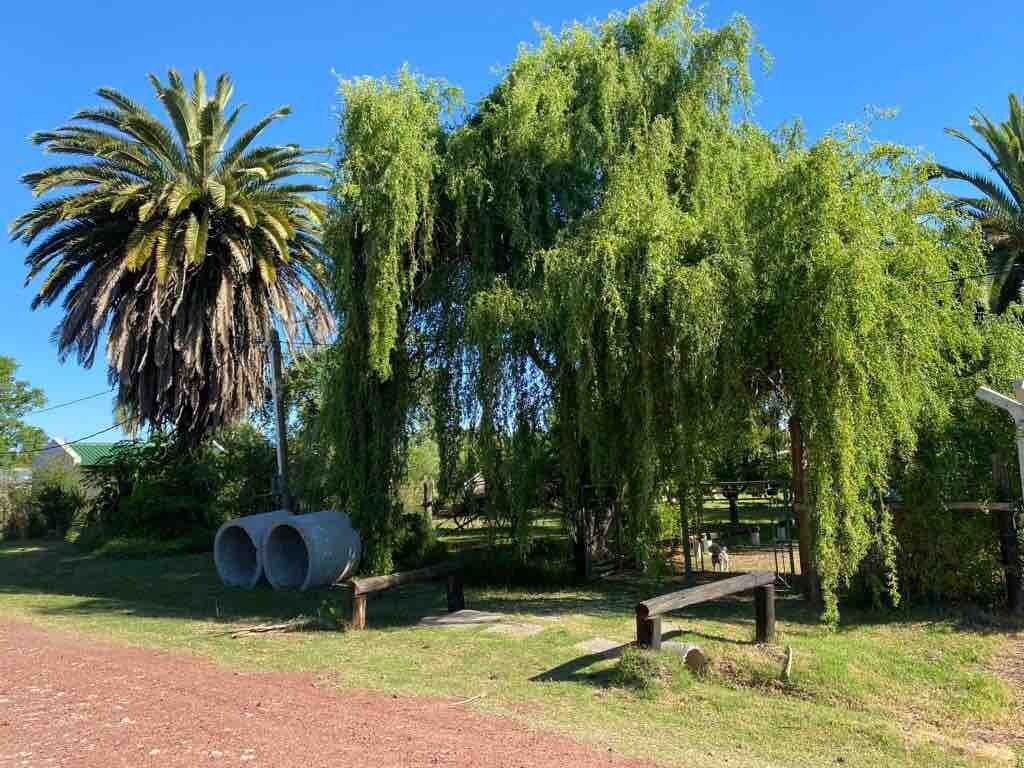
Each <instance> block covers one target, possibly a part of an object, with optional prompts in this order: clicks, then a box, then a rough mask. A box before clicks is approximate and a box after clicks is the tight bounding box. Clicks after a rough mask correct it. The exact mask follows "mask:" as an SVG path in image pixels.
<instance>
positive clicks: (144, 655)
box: [0, 621, 643, 768]
mask: <svg viewBox="0 0 1024 768" xmlns="http://www.w3.org/2000/svg"><path fill="white" fill-rule="evenodd" d="M197 765H242V766H246V768H255V767H256V766H267V767H270V766H272V767H273V768H319V767H320V766H324V767H325V768H326V767H327V766H330V767H331V768H339V767H341V766H356V767H359V768H362V767H364V766H365V768H397V767H398V766H402V767H403V768H405V767H406V766H487V767H488V768H490V767H492V766H509V767H510V768H511V767H512V766H515V767H516V768H520V767H525V766H531V767H533V766H536V767H537V768H547V767H548V766H550V767H552V768H554V767H555V766H557V767H558V768H590V767H591V766H636V767H639V766H641V765H643V764H642V763H637V762H630V761H626V760H623V759H620V758H617V757H615V756H613V755H611V754H609V753H606V752H601V751H599V750H595V749H592V748H589V747H584V746H581V745H579V744H576V743H575V742H573V741H571V740H569V739H567V738H564V737H561V736H556V735H552V734H547V733H538V732H534V731H531V730H529V729H527V728H526V727H524V726H522V725H520V724H518V723H516V722H514V721H512V720H508V719H505V718H501V717H497V716H489V715H481V714H474V713H472V712H470V711H469V710H468V709H467V707H466V706H464V705H461V704H459V703H457V702H456V703H453V702H449V701H439V700H430V699H415V698H406V697H401V698H400V697H391V696H388V695H385V694H379V693H370V692H338V691H336V690H331V689H329V688H326V687H324V688H320V687H317V685H316V680H315V679H314V678H312V677H309V676H303V675H291V674H249V673H236V672H232V671H230V670H225V669H221V668H218V667H215V666H213V665H212V664H211V663H210V662H208V661H206V660H205V659H201V658H199V657H195V656H189V655H175V654H169V653H162V652H157V651H151V650H142V649H135V648H127V647H121V646H117V645H113V644H106V643H98V642H96V641H94V640H90V639H87V638H85V637H83V636H77V635H71V634H64V633H59V632H53V631H49V630H43V629H40V628H38V627H36V626H33V625H29V624H22V623H15V622H9V621H0V766H3V767H4V768H7V766H19V768H36V767H42V766H75V768H92V767H93V766H95V767H96V768H99V767H100V766H102V767H103V768H111V767H112V766H132V768H135V767H136V766H160V767H161V768H173V767H174V766H197Z"/></svg>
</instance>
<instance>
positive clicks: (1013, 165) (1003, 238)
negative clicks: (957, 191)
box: [939, 93, 1024, 312]
mask: <svg viewBox="0 0 1024 768" xmlns="http://www.w3.org/2000/svg"><path fill="white" fill-rule="evenodd" d="M1009 101H1010V118H1009V120H1007V121H1005V122H1002V123H993V122H992V121H991V120H990V119H989V118H988V117H987V116H986V115H985V114H984V113H978V114H976V115H971V127H972V128H973V129H974V131H975V133H977V134H978V135H979V136H981V138H982V140H983V141H984V145H985V146H982V145H981V144H979V143H978V142H976V141H974V140H972V139H971V137H970V136H968V135H967V134H965V133H963V132H962V131H958V130H956V129H955V128H947V129H946V133H948V134H949V135H950V136H955V137H956V138H958V139H960V140H961V141H964V142H966V143H967V144H969V145H970V146H971V147H973V148H974V149H975V150H976V151H977V152H978V154H980V155H981V156H982V157H983V158H984V159H985V162H986V163H988V166H989V169H990V170H991V171H992V172H993V173H994V174H995V177H993V176H990V175H987V174H985V173H973V172H970V171H959V170H956V169H954V168H949V167H947V166H944V165H940V166H939V175H940V176H944V177H945V178H948V179H958V180H960V181H966V182H967V183H969V184H971V185H972V186H973V187H974V188H975V189H976V190H978V192H980V193H981V196H980V197H972V196H961V195H953V196H951V201H952V203H953V205H955V206H956V207H958V208H959V209H960V210H962V211H963V212H964V213H966V214H967V215H969V216H971V217H973V218H975V219H977V220H978V222H979V223H980V224H981V227H982V231H983V232H984V233H985V238H986V239H987V240H988V241H989V244H990V245H991V246H992V251H991V254H990V256H989V271H990V272H993V273H996V274H994V275H992V277H993V281H992V286H991V295H992V309H993V311H995V312H1002V311H1004V310H1005V309H1006V307H1007V306H1008V305H1009V304H1010V303H1011V302H1013V301H1016V300H1019V299H1020V298H1021V288H1022V287H1024V110H1022V109H1021V102H1020V100H1019V99H1018V98H1017V96H1016V95H1014V94H1012V93H1011V94H1010V97H1009Z"/></svg>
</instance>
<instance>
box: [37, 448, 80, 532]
mask: <svg viewBox="0 0 1024 768" xmlns="http://www.w3.org/2000/svg"><path fill="white" fill-rule="evenodd" d="M86 503H87V494H86V490H85V485H84V483H83V482H82V475H81V473H80V472H79V470H78V469H77V468H74V467H68V466H67V465H65V464H64V463H63V462H60V461H49V462H47V463H45V464H43V465H42V466H41V467H39V468H37V469H36V470H35V471H34V472H33V474H32V492H31V502H30V504H31V512H32V514H31V519H30V526H29V527H30V530H31V533H30V535H37V536H43V535H46V534H48V533H51V532H52V533H55V534H57V535H58V536H64V534H66V533H67V531H68V528H70V527H71V521H72V520H73V519H74V517H75V515H76V514H77V513H78V511H79V510H80V509H82V508H83V507H84V506H85V505H86Z"/></svg>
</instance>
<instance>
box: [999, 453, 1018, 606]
mask: <svg viewBox="0 0 1024 768" xmlns="http://www.w3.org/2000/svg"><path fill="white" fill-rule="evenodd" d="M992 479H993V480H994V481H995V486H996V496H997V499H996V500H997V501H1003V502H1009V501H1011V500H1012V498H1011V497H1012V495H1013V494H1012V490H1011V488H1010V471H1009V468H1008V467H1007V466H1006V464H1005V463H1004V462H1002V461H1000V460H999V458H998V456H993V457H992ZM992 522H993V523H994V526H995V529H996V534H997V535H998V537H999V551H1000V554H1001V555H1002V561H1003V573H1004V576H1005V579H1006V609H1007V611H1009V612H1010V613H1011V614H1024V594H1022V584H1021V582H1022V579H1021V562H1020V546H1019V543H1018V538H1017V514H1016V510H1015V509H1014V508H1013V505H1010V507H1009V508H1008V509H1000V510H994V511H993V512H992Z"/></svg>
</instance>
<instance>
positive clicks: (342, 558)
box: [263, 509, 362, 589]
mask: <svg viewBox="0 0 1024 768" xmlns="http://www.w3.org/2000/svg"><path fill="white" fill-rule="evenodd" d="M361 552H362V541H361V539H360V538H359V532H358V531H356V530H355V528H353V527H352V521H351V520H349V517H348V515H346V514H345V513H344V512H337V511H335V510H333V509H325V510H323V511H322V512H310V513H309V514H306V515H295V516H293V517H290V518H288V519H287V520H278V521H276V522H275V523H274V524H273V526H271V528H270V532H269V533H268V534H267V536H266V538H264V540H263V567H264V569H265V571H266V574H267V581H269V582H270V585H271V586H272V587H274V589H309V588H310V587H323V586H327V585H329V584H334V583H335V582H336V581H340V580H341V579H344V578H346V577H348V576H351V575H352V574H353V573H355V570H356V566H357V565H359V555H360V554H361Z"/></svg>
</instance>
